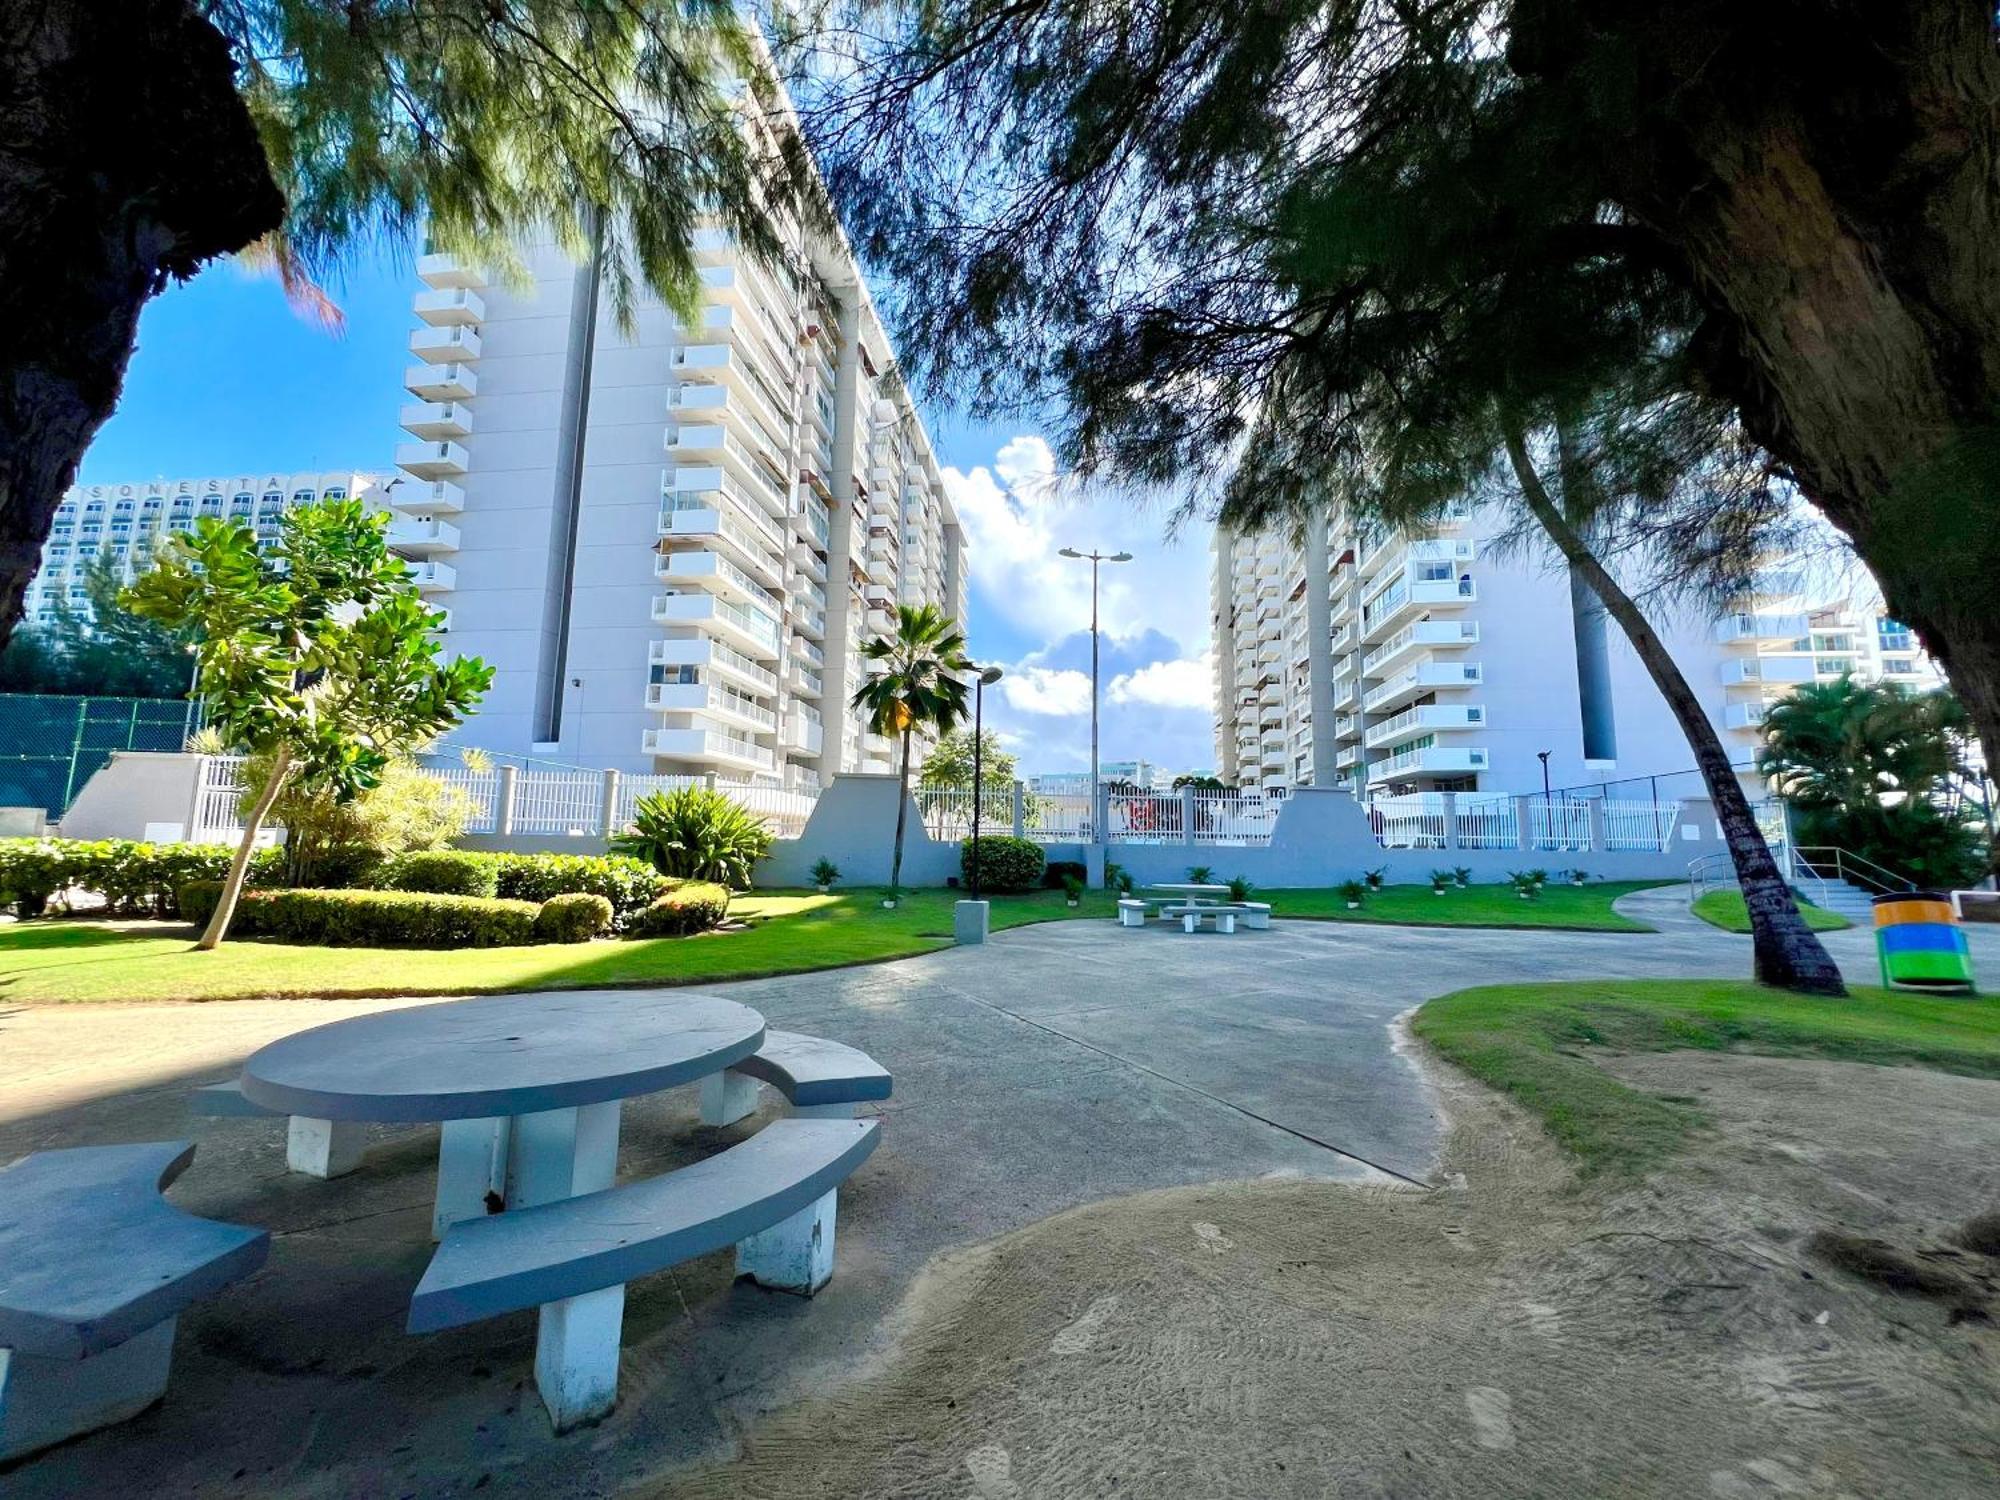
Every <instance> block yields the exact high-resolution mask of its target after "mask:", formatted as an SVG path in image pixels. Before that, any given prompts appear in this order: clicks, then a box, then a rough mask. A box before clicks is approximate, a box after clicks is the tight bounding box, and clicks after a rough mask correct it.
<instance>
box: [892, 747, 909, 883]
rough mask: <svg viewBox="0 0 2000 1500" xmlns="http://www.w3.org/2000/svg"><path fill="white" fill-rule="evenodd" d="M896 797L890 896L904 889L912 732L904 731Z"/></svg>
mask: <svg viewBox="0 0 2000 1500" xmlns="http://www.w3.org/2000/svg"><path fill="white" fill-rule="evenodd" d="M896 787H897V796H896V852H895V854H894V856H893V857H892V858H891V859H890V861H889V894H890V895H892V896H893V895H896V894H897V893H898V892H900V891H901V890H902V889H903V824H904V823H905V822H906V821H907V820H908V818H909V811H910V731H909V730H907V729H905V730H904V731H903V771H902V775H901V776H900V777H899V778H898V779H897V782H896Z"/></svg>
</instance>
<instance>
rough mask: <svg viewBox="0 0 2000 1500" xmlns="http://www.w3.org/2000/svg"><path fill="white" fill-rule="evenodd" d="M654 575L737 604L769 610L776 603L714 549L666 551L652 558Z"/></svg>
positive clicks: (674, 584) (743, 571) (761, 586)
mask: <svg viewBox="0 0 2000 1500" xmlns="http://www.w3.org/2000/svg"><path fill="white" fill-rule="evenodd" d="M653 576H654V577H655V578H657V579H659V580H660V581H661V582H662V583H668V584H672V585H673V586H674V587H676V588H682V589H702V590H705V591H706V592H708V593H712V594H718V595H720V596H721V597H723V598H725V599H728V600H729V601H731V602H732V603H736V604H746V605H756V606H758V607H759V608H761V609H765V610H771V611H775V610H776V609H777V607H778V606H777V601H776V600H775V599H773V598H772V596H771V591H770V590H769V589H767V588H765V587H764V585H762V584H760V583H759V582H758V581H757V580H756V579H755V578H753V577H751V576H750V574H749V573H748V572H746V571H745V570H744V569H742V568H740V567H738V566H737V565H736V564H735V563H733V562H731V561H730V560H729V559H728V558H727V557H725V556H724V555H723V554H722V552H721V551H720V550H716V549H711V548H707V547H692V548H689V549H688V550H686V551H679V550H676V551H673V552H668V553H665V554H663V555H661V556H658V557H656V558H654V559H653Z"/></svg>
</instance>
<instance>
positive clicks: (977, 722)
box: [972, 667, 1004, 901]
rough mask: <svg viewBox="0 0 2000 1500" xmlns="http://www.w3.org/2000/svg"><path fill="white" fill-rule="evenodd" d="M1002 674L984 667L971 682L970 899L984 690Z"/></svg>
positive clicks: (975, 872) (975, 887)
mask: <svg viewBox="0 0 2000 1500" xmlns="http://www.w3.org/2000/svg"><path fill="white" fill-rule="evenodd" d="M1002 675H1004V674H1003V673H1002V672H1001V670H1000V668H998V667H984V668H982V669H981V670H980V673H979V675H978V677H976V678H974V679H973V683H972V899H973V900H974V901H977V900H978V899H979V792H980V784H979V783H980V775H981V772H982V770H983V764H984V763H983V761H982V759H981V755H982V752H983V750H984V749H985V746H984V745H983V744H982V743H981V741H982V740H983V738H984V737H985V729H984V728H983V723H984V716H983V712H982V711H983V710H984V708H985V706H986V690H987V689H988V688H989V687H991V686H992V685H993V684H994V683H996V682H998V681H999V680H1000V678H1001V677H1002Z"/></svg>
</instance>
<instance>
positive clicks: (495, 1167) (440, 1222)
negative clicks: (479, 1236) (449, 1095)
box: [431, 1119, 512, 1240]
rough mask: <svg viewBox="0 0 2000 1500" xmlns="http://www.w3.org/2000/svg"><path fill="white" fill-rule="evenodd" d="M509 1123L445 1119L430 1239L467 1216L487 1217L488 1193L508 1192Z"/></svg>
mask: <svg viewBox="0 0 2000 1500" xmlns="http://www.w3.org/2000/svg"><path fill="white" fill-rule="evenodd" d="M509 1127H510V1122H509V1121H507V1120H505V1119H499V1120H446V1121H445V1122H444V1124H443V1126H442V1128H441V1129H440V1130H439V1132H438V1180H437V1203H436V1206H435V1207H434V1208H433V1209H432V1210H431V1238H432V1239H434V1240H441V1239H443V1238H444V1234H445V1231H446V1230H447V1229H449V1228H451V1226H452V1225H454V1224H456V1223H458V1222H460V1221H461V1220H464V1219H478V1218H483V1217H485V1215H486V1213H487V1212H488V1203H487V1195H488V1194H489V1193H490V1194H492V1195H493V1196H494V1197H495V1198H498V1199H501V1200H503V1201H504V1199H505V1198H506V1194H507V1146H508V1143H509V1137H510V1136H511V1135H512V1131H511V1129H510V1128H509Z"/></svg>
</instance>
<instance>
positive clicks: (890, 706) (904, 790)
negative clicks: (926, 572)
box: [854, 604, 972, 894]
mask: <svg viewBox="0 0 2000 1500" xmlns="http://www.w3.org/2000/svg"><path fill="white" fill-rule="evenodd" d="M861 654H862V656H864V657H865V658H867V659H868V660H869V661H871V662H875V663H878V664H879V665H878V667H877V668H876V670H874V671H872V672H870V673H869V676H868V680H867V681H866V682H864V683H862V684H861V686H860V687H859V688H858V689H856V690H855V694H854V706H855V707H856V708H858V709H861V710H863V711H864V712H866V713H867V715H868V727H869V728H870V729H872V730H873V731H874V732H875V733H876V734H880V735H885V736H886V735H895V736H897V737H899V738H900V739H901V740H902V742H903V743H902V754H901V761H902V769H901V771H900V772H899V773H898V774H899V777H900V790H899V792H898V795H897V797H896V852H895V854H894V856H893V857H892V858H891V860H890V862H889V890H890V892H891V893H892V894H893V893H894V892H895V891H896V890H897V889H898V888H899V887H900V886H901V885H902V882H903V826H904V824H905V822H906V821H907V820H908V816H909V806H910V741H911V739H912V738H913V737H914V736H915V735H917V734H919V733H927V734H940V735H941V734H945V733H947V732H949V731H950V730H951V729H952V728H953V727H954V726H955V725H957V724H958V723H959V721H960V720H962V719H963V718H964V717H965V713H966V708H965V683H964V682H963V681H961V678H962V677H963V675H964V674H965V673H967V672H970V671H971V670H972V661H971V658H969V657H968V656H967V655H966V654H965V637H964V636H963V635H961V634H959V630H958V625H957V623H956V622H955V621H954V620H952V618H951V617H950V616H949V615H947V614H945V612H944V611H943V610H941V609H939V608H938V607H937V606H936V605H935V604H925V605H922V606H913V605H908V604H904V605H899V606H898V607H897V610H896V628H895V631H894V633H892V634H890V635H885V636H881V637H878V638H877V639H875V640H872V641H870V642H868V643H867V644H866V645H865V646H863V647H862V648H861Z"/></svg>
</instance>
